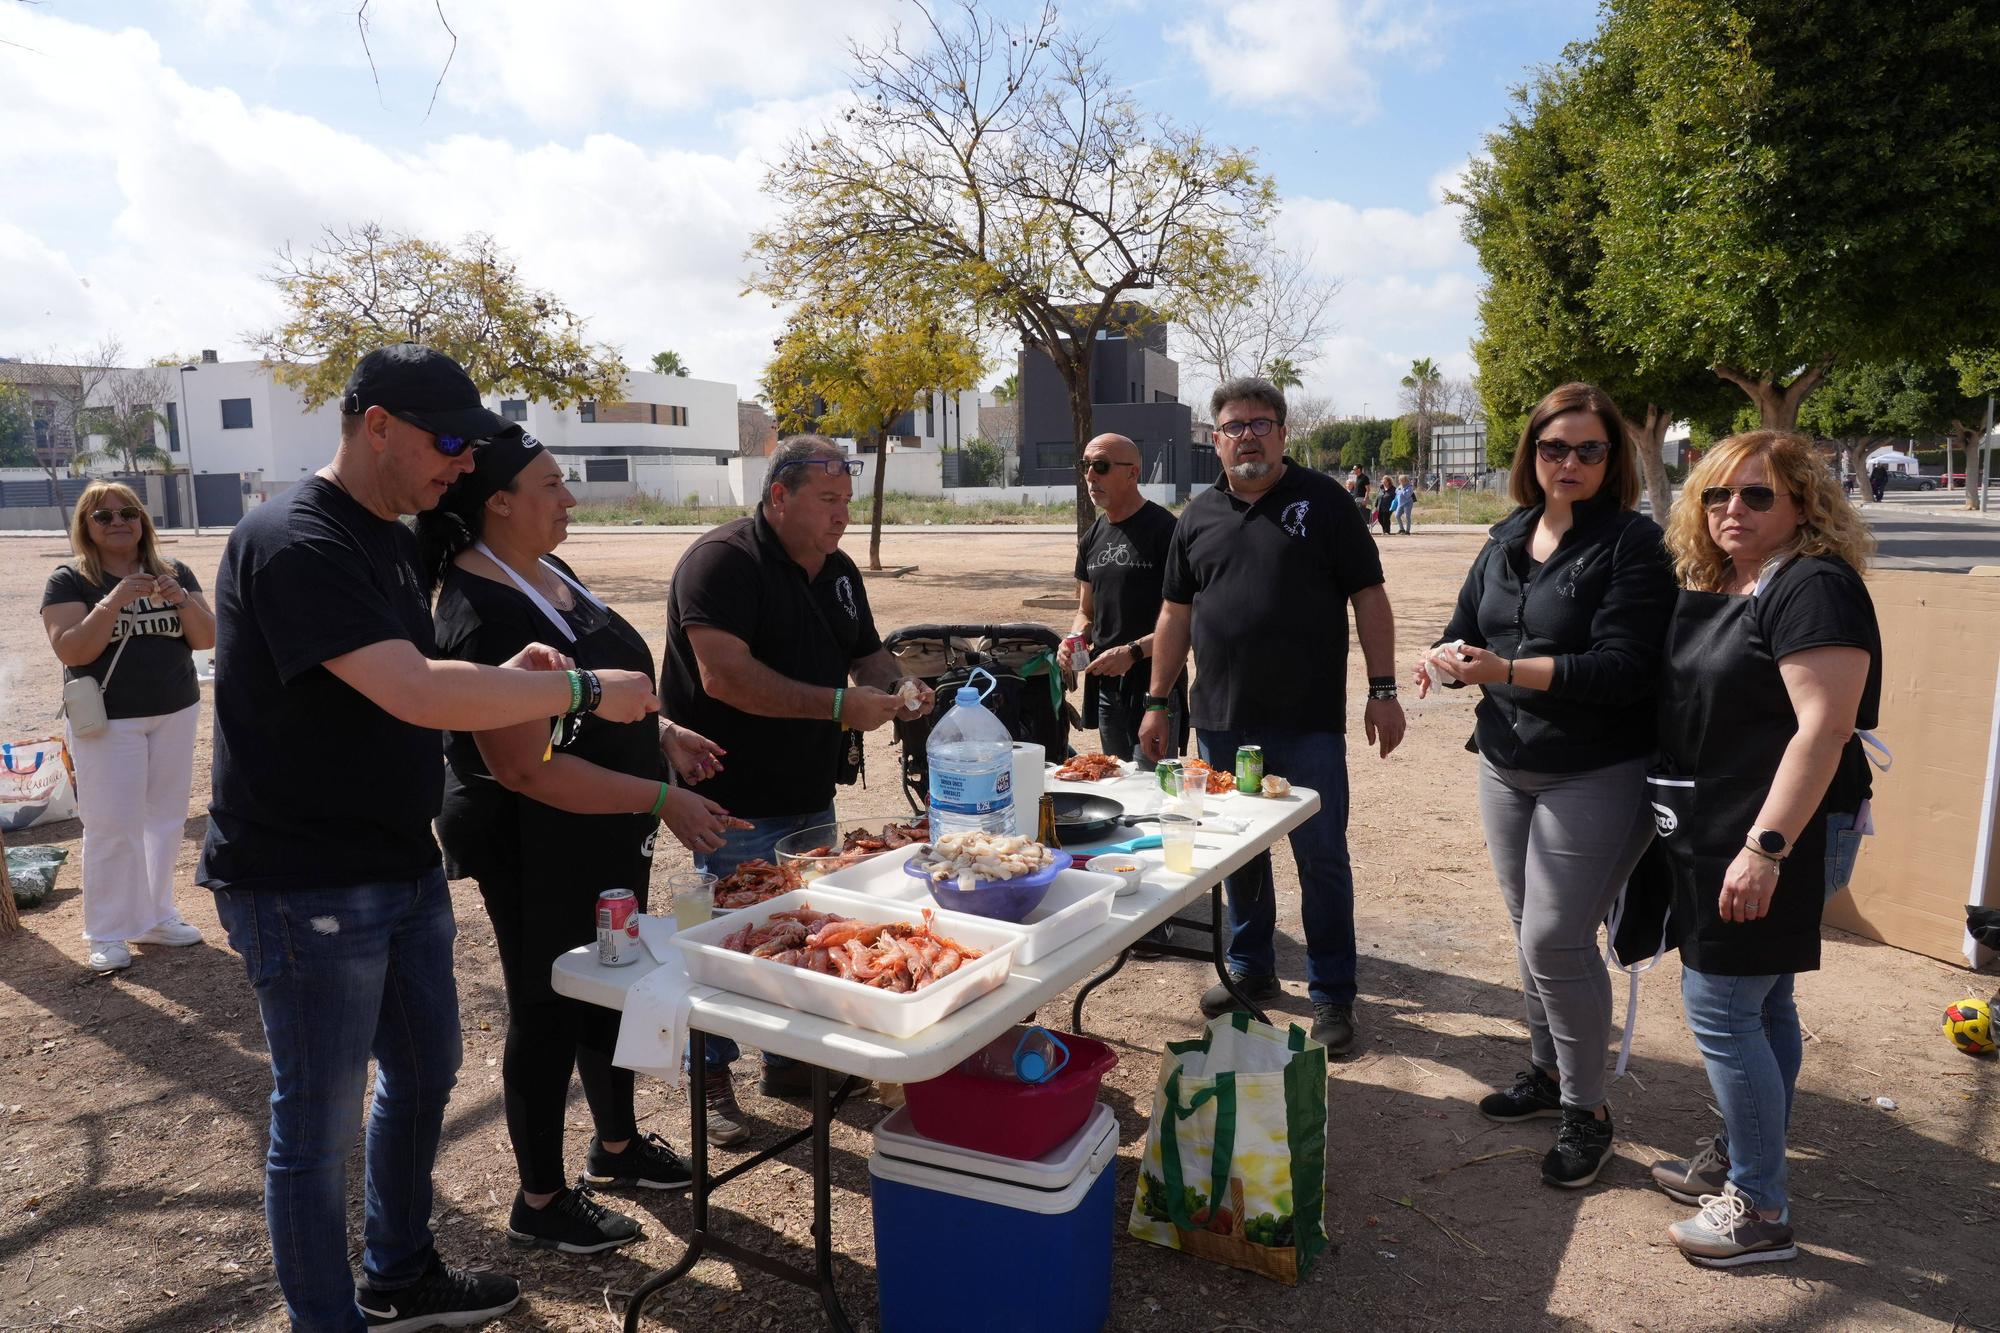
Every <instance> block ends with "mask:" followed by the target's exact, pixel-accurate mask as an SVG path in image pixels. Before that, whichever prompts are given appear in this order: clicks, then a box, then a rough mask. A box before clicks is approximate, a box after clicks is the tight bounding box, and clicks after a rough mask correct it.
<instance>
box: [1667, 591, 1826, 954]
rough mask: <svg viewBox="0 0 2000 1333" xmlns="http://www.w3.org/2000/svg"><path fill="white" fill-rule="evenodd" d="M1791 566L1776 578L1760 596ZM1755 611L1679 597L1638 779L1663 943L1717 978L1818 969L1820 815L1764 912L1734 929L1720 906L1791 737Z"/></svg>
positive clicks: (1748, 604)
mask: <svg viewBox="0 0 2000 1333" xmlns="http://www.w3.org/2000/svg"><path fill="white" fill-rule="evenodd" d="M1792 567H1793V565H1792V564H1791V563H1788V564H1787V565H1786V566H1785V567H1784V568H1781V569H1780V570H1778V572H1777V573H1775V574H1773V575H1772V576H1771V578H1770V579H1769V580H1767V582H1766V591H1768V588H1769V584H1770V583H1772V582H1775V581H1776V580H1778V579H1781V578H1784V577H1785V575H1786V573H1787V572H1788V571H1789V570H1790V569H1791V568H1792ZM1757 606H1758V599H1757V598H1756V597H1741V596H1734V595H1731V594H1727V593H1713V592H1687V591H1683V592H1682V593H1681V594H1680V595H1679V597H1678V598H1677V599H1676V601H1675V603H1674V618H1673V624H1672V627H1671V628H1670V629H1669V631H1668V634H1667V658H1666V670H1665V671H1664V672H1662V673H1661V681H1660V715H1659V736H1660V754H1659V761H1658V763H1657V764H1656V765H1655V766H1654V768H1653V770H1652V771H1651V772H1650V773H1648V774H1647V777H1646V793H1647V799H1648V800H1649V801H1651V803H1652V806H1653V816H1654V820H1655V822H1656V824H1657V825H1658V828H1659V834H1660V838H1659V842H1658V843H1657V844H1656V846H1657V847H1658V849H1659V851H1660V853H1661V854H1662V856H1663V859H1664V862H1665V865H1666V867H1667V869H1668V871H1669V873H1670V876H1671V880H1672V898H1671V903H1672V907H1671V921H1670V923H1669V931H1668V938H1669V940H1670V942H1672V943H1674V944H1676V945H1678V947H1679V948H1680V951H1681V961H1682V963H1683V964H1684V965H1685V966H1687V967H1691V968H1693V969H1694V970H1695V971H1697V972H1706V973H1710V974H1712V975H1718V976H1766V975H1772V974H1777V973H1786V972H1809V971H1812V970H1814V969H1816V968H1818V967H1819V924H1820V909H1821V907H1822V906H1823V905H1824V902H1825V884H1826V813H1827V812H1826V810H1825V809H1824V808H1822V809H1821V810H1819V811H1818V812H1817V813H1815V814H1814V816H1813V817H1812V819H1810V820H1808V821H1807V823H1806V827H1805V831H1804V832H1803V833H1801V834H1800V835H1799V839H1798V841H1797V843H1795V844H1794V845H1793V847H1792V850H1791V852H1790V854H1789V855H1787V856H1786V857H1785V859H1784V861H1783V862H1781V863H1780V865H1779V869H1778V887H1777V891H1776V893H1775V894H1774V896H1773V897H1772V900H1771V908H1770V911H1769V912H1768V913H1766V914H1765V915H1764V916H1763V917H1762V918H1760V919H1759V920H1756V921H1745V922H1730V921H1724V920H1723V919H1722V914H1721V910H1720V908H1719V907H1718V905H1717V899H1718V897H1719V896H1720V895H1721V893H1722V879H1723V876H1724V874H1726V873H1727V871H1728V869H1729V863H1730V862H1731V861H1734V860H1735V859H1736V855H1737V853H1738V852H1740V851H1742V850H1743V846H1744V844H1745V843H1746V842H1747V841H1748V840H1749V835H1750V829H1751V827H1752V826H1753V825H1754V824H1755V823H1756V821H1757V812H1758V811H1759V810H1761V809H1762V808H1763V806H1764V800H1765V798H1766V797H1767V796H1769V795H1770V792H1771V782H1772V780H1773V779H1774V778H1775V777H1776V776H1777V773H1778V765H1779V762H1780V761H1781V760H1782V759H1783V758H1784V753H1785V746H1786V745H1787V744H1789V743H1790V741H1791V739H1792V736H1793V735H1794V734H1795V733H1796V732H1797V731H1798V715H1797V714H1796V713H1795V712H1794V711H1793V709H1792V701H1791V696H1790V695H1789V694H1787V693H1786V691H1785V683H1784V679H1783V678H1782V677H1781V676H1780V675H1779V674H1778V661H1777V658H1776V657H1774V656H1773V655H1772V653H1771V649H1770V646H1769V644H1768V643H1767V642H1766V641H1765V638H1764V635H1763V632H1762V630H1761V629H1760V628H1759V627H1758V623H1757ZM1823 806H1824V801H1822V807H1823Z"/></svg>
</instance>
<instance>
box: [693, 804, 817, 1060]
mask: <svg viewBox="0 0 2000 1333" xmlns="http://www.w3.org/2000/svg"><path fill="white" fill-rule="evenodd" d="M833 822H834V814H833V807H832V806H828V807H827V808H826V809H824V810H821V811H820V812H819V813H817V814H811V815H766V816H764V817H763V818H762V819H753V820H751V821H750V827H749V828H739V829H731V830H729V832H728V833H726V834H724V835H723V841H722V850H721V851H717V852H710V853H708V854H707V856H706V857H700V856H697V857H696V858H695V863H694V864H695V869H697V870H706V871H708V872H709V873H710V874H711V875H718V876H723V875H727V874H729V872H730V871H732V870H734V869H736V867H738V866H740V865H742V864H743V863H744V862H745V861H753V860H754V861H776V860H777V859H778V843H779V842H780V840H782V839H783V838H785V837H786V836H787V835H789V834H793V833H797V832H798V831H799V830H800V829H809V828H814V827H816V826H818V825H820V824H831V823H833ZM836 841H837V839H836ZM701 1041H702V1047H701V1053H702V1059H703V1060H705V1061H706V1062H707V1064H708V1067H709V1068H710V1069H720V1068H722V1067H723V1066H725V1065H729V1064H733V1063H734V1062H735V1061H736V1058H737V1057H738V1056H740V1055H742V1054H743V1048H742V1047H740V1046H738V1045H737V1044H736V1041H735V1039H734V1038H733V1037H716V1036H711V1035H709V1034H706V1033H704V1034H703V1035H702V1039H701ZM764 1063H765V1064H767V1065H778V1066H783V1065H788V1064H791V1063H792V1061H790V1060H787V1059H786V1058H785V1057H784V1056H782V1055H766V1056H765V1057H764Z"/></svg>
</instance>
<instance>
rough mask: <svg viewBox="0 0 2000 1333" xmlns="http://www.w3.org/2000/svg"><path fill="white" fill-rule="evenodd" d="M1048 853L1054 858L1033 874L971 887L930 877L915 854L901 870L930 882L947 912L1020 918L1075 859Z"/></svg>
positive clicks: (1043, 896) (991, 880)
mask: <svg viewBox="0 0 2000 1333" xmlns="http://www.w3.org/2000/svg"><path fill="white" fill-rule="evenodd" d="M1050 855H1052V856H1053V857H1054V858H1055V860H1053V861H1052V862H1050V863H1049V864H1048V865H1045V866H1043V867H1042V868H1041V869H1040V870H1037V871H1036V872H1035V873H1034V874H1032V875H1021V876H1018V877H1016V878H1014V879H989V880H985V881H982V882H981V883H980V885H979V887H978V888H976V889H971V890H965V889H961V888H959V887H958V881H956V880H947V881H944V882H942V883H940V882H939V881H937V880H934V879H932V878H931V877H930V876H929V875H927V874H925V873H924V871H923V869H922V868H921V867H920V866H919V865H918V864H917V858H916V857H915V856H912V857H911V858H910V859H909V860H907V861H905V862H903V873H904V874H906V875H909V876H910V877H912V878H913V879H920V880H922V881H923V882H924V883H925V884H927V885H929V886H930V891H931V897H933V898H935V899H936V900H937V905H938V906H939V907H942V908H944V909H945V910H946V911H950V912H965V913H967V914H968V915H971V916H983V917H990V918H991V919H993V920H995V921H1020V920H1022V919H1024V918H1025V917H1026V916H1027V915H1028V913H1030V912H1032V911H1034V910H1035V909H1036V908H1037V907H1040V906H1041V905H1042V899H1044V898H1046V897H1047V896H1048V893H1049V885H1051V884H1053V883H1055V880H1056V876H1057V875H1060V874H1061V873H1062V872H1063V871H1065V870H1067V869H1069V868H1070V865H1071V863H1072V861H1073V860H1074V858H1073V857H1071V856H1070V854H1069V853H1068V852H1052V853H1050Z"/></svg>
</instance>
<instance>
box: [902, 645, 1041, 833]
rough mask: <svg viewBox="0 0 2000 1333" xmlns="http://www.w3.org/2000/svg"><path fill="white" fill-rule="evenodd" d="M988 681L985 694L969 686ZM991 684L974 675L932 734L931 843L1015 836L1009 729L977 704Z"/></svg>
mask: <svg viewBox="0 0 2000 1333" xmlns="http://www.w3.org/2000/svg"><path fill="white" fill-rule="evenodd" d="M981 676H984V677H985V678H986V688H985V690H981V689H979V688H978V687H977V686H975V685H974V684H973V683H972V682H973V681H974V680H977V679H978V678H979V677H981ZM994 683H995V682H994V680H993V677H992V676H991V675H989V674H988V673H986V672H984V671H980V670H974V671H973V673H972V676H971V678H970V679H968V680H967V681H966V683H965V684H964V685H962V686H960V687H959V691H958V694H957V697H956V698H955V699H954V701H953V703H952V706H951V711H950V712H948V713H946V714H945V715H944V716H943V717H942V718H940V719H938V724H937V725H936V726H935V727H933V728H931V735H930V739H929V741H927V742H926V743H925V745H924V754H925V756H926V758H927V759H928V761H929V765H930V771H931V808H930V815H931V838H932V839H933V840H934V841H935V840H936V839H938V838H942V837H943V836H944V835H945V834H947V833H964V832H971V831H974V830H977V831H980V832H985V833H1013V832H1016V831H1017V830H1018V827H1019V826H1018V824H1017V823H1016V821H1015V818H1014V738H1013V736H1012V735H1011V734H1009V733H1008V731H1007V724H1006V723H1004V722H1002V721H1001V720H1000V719H999V718H997V717H995V716H993V714H991V713H989V712H987V711H986V708H985V706H984V705H983V704H981V703H980V700H981V699H983V698H985V697H986V695H987V694H990V693H991V692H992V690H993V686H994Z"/></svg>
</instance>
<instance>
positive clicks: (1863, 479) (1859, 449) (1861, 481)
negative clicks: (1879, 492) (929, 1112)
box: [1840, 440, 1869, 505]
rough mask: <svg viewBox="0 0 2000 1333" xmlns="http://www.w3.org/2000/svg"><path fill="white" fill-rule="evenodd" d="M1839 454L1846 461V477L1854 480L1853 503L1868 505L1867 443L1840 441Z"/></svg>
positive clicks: (1863, 441) (1861, 441) (1864, 441)
mask: <svg viewBox="0 0 2000 1333" xmlns="http://www.w3.org/2000/svg"><path fill="white" fill-rule="evenodd" d="M1840 452H1841V454H1842V456H1844V457H1845V458H1846V459H1847V475H1848V476H1850V477H1853V478H1854V496H1853V499H1854V503H1855V504H1857V505H1864V504H1867V503H1868V495H1869V492H1868V441H1867V440H1842V441H1841V442H1840Z"/></svg>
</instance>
